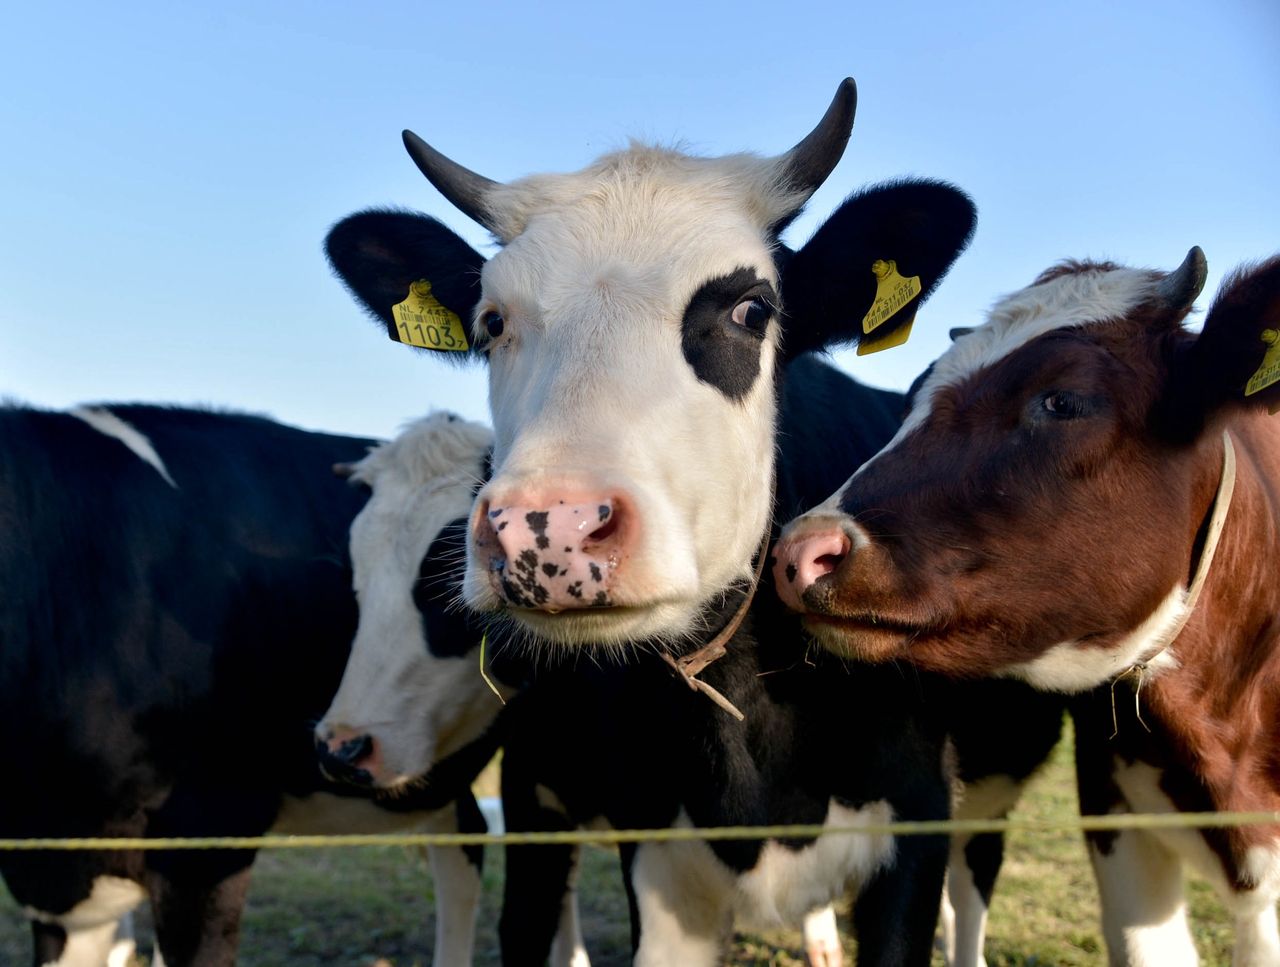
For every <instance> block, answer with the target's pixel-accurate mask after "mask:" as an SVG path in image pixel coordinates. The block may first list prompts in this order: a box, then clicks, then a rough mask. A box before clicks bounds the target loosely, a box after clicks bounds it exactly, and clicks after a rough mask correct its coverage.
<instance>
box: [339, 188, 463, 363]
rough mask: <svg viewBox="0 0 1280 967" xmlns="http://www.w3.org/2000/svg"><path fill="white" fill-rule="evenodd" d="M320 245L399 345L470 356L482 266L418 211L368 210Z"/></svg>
mask: <svg viewBox="0 0 1280 967" xmlns="http://www.w3.org/2000/svg"><path fill="white" fill-rule="evenodd" d="M324 247H325V254H326V255H328V257H329V264H330V265H332V266H333V270H334V271H335V272H336V273H337V274H338V276H339V277H340V278H341V279H342V281H343V282H344V283H345V284H346V286H347V289H348V290H350V292H351V294H352V295H353V296H355V298H356V301H357V302H359V303H360V304H362V305H363V306H364V307H365V309H367V310H368V311H369V313H370V314H371V315H372V316H373V317H374V318H375V319H377V320H378V321H379V322H381V323H382V324H383V326H385V327H386V330H387V335H388V336H390V337H391V338H392V339H394V340H395V341H396V342H402V343H406V344H408V345H412V346H418V347H421V348H423V349H434V350H440V351H442V352H444V353H445V354H446V355H447V356H450V357H452V358H457V359H466V358H470V357H471V355H472V354H473V352H474V349H473V347H471V346H470V343H471V317H472V314H473V312H474V310H475V307H476V303H477V302H478V301H479V300H480V269H481V267H482V266H483V265H484V262H485V260H484V256H482V255H480V253H479V252H477V251H476V250H475V249H473V248H472V247H471V246H470V245H468V244H467V243H466V242H464V241H463V240H462V239H461V238H459V237H458V236H457V235H455V234H454V233H453V232H452V231H451V230H450V229H448V228H446V227H445V226H444V225H443V224H441V223H440V222H438V221H436V220H435V219H434V218H429V217H427V216H426V215H420V214H418V213H417V212H407V211H379V210H370V211H364V212H358V213H356V214H355V215H349V216H348V217H346V218H344V219H343V220H342V221H340V222H338V224H337V225H335V226H333V228H332V229H330V231H329V234H328V236H327V237H326V238H325V242H324ZM397 306H399V307H401V308H399V309H397V308H396V307H397Z"/></svg>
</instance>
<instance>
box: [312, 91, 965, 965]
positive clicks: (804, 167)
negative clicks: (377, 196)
mask: <svg viewBox="0 0 1280 967" xmlns="http://www.w3.org/2000/svg"><path fill="white" fill-rule="evenodd" d="M855 100H856V97H855V87H854V84H853V82H852V80H846V81H845V82H843V83H842V84H841V85H840V87H839V89H838V91H837V93H836V96H835V98H834V99H833V101H832V104H831V106H830V108H829V109H828V111H827V113H826V114H825V116H824V117H823V119H822V120H821V121H820V122H819V123H818V125H817V127H816V128H815V129H814V130H813V131H812V132H811V133H810V134H809V135H808V136H806V137H805V138H804V139H803V140H801V141H800V142H799V143H798V144H797V145H796V146H795V147H794V148H793V149H792V150H790V151H788V152H786V153H785V154H783V155H781V156H778V157H773V158H760V157H757V156H753V155H746V154H740V155H730V156H726V157H718V158H697V157H692V156H689V155H686V154H682V153H680V152H677V151H673V150H668V149H663V148H656V147H649V146H645V145H632V146H631V147H630V148H628V149H625V150H622V151H618V152H615V153H612V154H608V155H605V156H604V157H602V158H601V159H599V160H598V161H597V162H595V163H594V164H592V165H590V166H589V167H587V168H586V169H584V170H582V171H579V172H576V173H572V174H557V175H538V176H532V177H528V178H523V179H520V180H518V181H515V182H512V183H509V184H501V183H498V182H494V181H492V180H490V179H488V178H485V177H483V176H481V175H477V174H475V173H474V172H471V171H469V170H467V169H466V168H464V167H462V166H461V165H458V164H457V163H455V162H453V161H451V160H449V159H448V158H446V157H445V156H444V155H442V154H440V153H439V152H437V151H436V150H435V149H433V148H431V147H430V146H429V145H427V144H426V142H424V141H422V140H421V139H419V138H417V137H416V136H415V135H413V134H412V133H409V132H406V134H405V142H406V146H407V147H408V149H409V151H410V154H411V155H412V157H413V158H414V160H415V162H416V163H417V164H418V166H419V168H420V169H421V170H422V171H423V173H424V174H425V175H426V176H427V178H428V179H429V180H430V181H431V182H432V183H433V184H434V185H435V186H436V188H438V189H439V190H440V191H441V192H442V193H443V194H444V195H445V197H446V198H448V199H449V200H450V201H451V202H452V203H453V204H454V205H455V206H457V207H458V208H459V209H460V210H461V211H463V212H464V213H465V214H467V215H469V216H470V217H472V218H474V219H475V220H476V221H478V222H479V223H480V224H481V225H483V226H484V227H485V228H487V229H488V230H489V231H490V232H491V233H492V234H493V236H494V237H495V239H496V240H497V242H498V244H499V246H500V247H499V250H498V251H497V253H496V254H495V255H494V256H493V258H492V259H490V260H487V261H486V260H485V259H484V258H482V257H481V256H480V255H479V254H478V253H476V252H475V251H474V250H473V249H471V247H470V246H468V245H467V244H466V243H465V242H463V241H462V239H460V238H459V237H458V236H456V235H455V234H454V233H453V232H451V231H450V230H449V229H447V228H446V227H445V226H444V225H443V224H441V223H440V222H438V221H436V220H434V219H430V218H427V217H425V216H420V215H415V214H413V213H409V212H403V211H376V210H375V211H368V212H363V213H357V214H356V215H353V216H350V217H348V218H347V219H345V220H343V221H342V222H340V223H339V224H338V225H337V226H335V228H334V229H333V230H332V231H331V232H330V235H329V237H328V239H327V243H326V245H327V251H328V254H329V257H330V260H331V262H332V263H333V265H334V267H335V269H336V270H337V272H338V274H339V275H340V276H341V277H342V278H343V280H344V281H345V282H346V284H347V286H348V288H349V289H350V290H351V292H352V293H353V294H354V296H355V297H356V298H357V300H358V301H359V302H361V303H362V304H363V305H364V306H365V307H366V308H367V309H368V310H369V312H370V313H371V314H372V315H373V316H374V317H375V319H377V320H378V321H379V322H380V323H381V324H382V325H383V326H385V327H386V331H387V333H388V334H389V335H390V336H391V337H392V338H393V339H395V340H397V341H400V342H406V343H409V344H411V345H418V346H421V347H423V348H425V349H434V350H440V351H446V352H448V351H452V352H453V355H454V358H457V357H462V358H473V357H477V356H482V357H484V358H485V359H486V360H487V363H488V372H489V390H490V403H491V411H492V416H493V422H494V453H493V473H492V476H491V477H490V479H489V480H488V482H487V483H486V484H485V485H484V486H483V487H482V488H481V489H480V491H479V492H478V494H477V499H476V503H475V506H474V509H473V510H472V512H471V515H470V518H469V521H468V525H467V560H466V569H465V576H464V596H465V599H466V601H467V603H468V604H469V605H470V606H471V607H472V608H473V609H474V610H476V611H478V612H479V613H480V614H481V615H483V616H485V618H486V620H487V621H488V622H489V626H490V627H492V628H494V629H495V633H496V632H498V631H499V630H503V629H505V630H504V634H505V635H506V636H508V637H509V638H511V639H513V640H514V644H513V645H511V646H510V647H512V648H518V649H520V650H521V651H522V652H523V653H525V654H527V655H529V656H531V658H532V661H533V664H534V666H535V668H536V676H535V678H534V680H533V682H532V685H531V687H529V688H527V689H526V690H524V691H522V692H520V693H519V694H517V695H516V696H515V697H514V698H512V700H511V702H510V704H509V706H508V707H509V708H510V709H511V710H512V711H511V714H512V715H513V717H514V716H517V715H518V716H519V717H520V723H521V724H520V727H514V726H513V727H512V728H511V731H510V735H509V737H508V738H507V739H506V740H505V741H506V745H505V746H504V748H505V752H504V759H503V765H504V768H503V800H504V810H505V811H506V815H507V819H508V823H509V825H510V826H512V827H513V828H567V827H572V826H574V825H582V824H589V823H594V822H600V821H604V822H607V823H609V824H611V825H613V826H615V827H634V826H640V827H650V828H665V827H672V826H688V825H693V826H717V825H726V824H729V825H732V824H738V823H746V824H757V823H776V822H810V823H816V824H823V823H826V824H828V825H833V826H854V825H859V824H866V823H874V822H878V821H881V820H886V819H889V818H891V817H898V818H938V817H942V816H945V815H946V814H947V811H948V782H947V776H946V770H945V768H944V763H943V747H944V742H945V737H944V728H943V726H942V724H941V723H940V722H939V721H938V719H937V717H936V716H935V715H934V713H933V709H932V706H931V703H930V701H929V696H928V693H929V691H930V688H931V681H929V680H924V679H921V678H919V677H917V676H903V675H901V674H900V673H899V672H898V671H897V670H895V669H885V668H867V669H861V668H859V669H856V670H855V669H851V668H850V667H848V666H847V665H845V664H844V663H842V662H839V661H836V660H834V659H833V658H831V657H829V656H825V655H821V654H811V653H809V652H807V650H806V645H805V643H804V640H803V636H802V634H801V631H800V627H799V624H798V621H797V619H795V618H794V617H792V616H790V615H789V614H787V613H786V612H785V609H783V608H782V606H781V605H780V603H779V602H778V600H777V598H776V596H775V595H774V594H773V592H772V591H771V590H769V588H767V587H762V588H761V589H760V590H759V592H758V593H756V594H754V596H753V594H752V587H753V586H754V582H753V581H752V574H753V572H754V569H755V568H759V567H763V565H764V557H765V554H766V552H767V548H768V544H769V540H770V539H771V535H772V534H773V532H774V528H773V526H772V523H771V521H772V518H773V516H774V515H775V514H778V515H783V516H787V517H789V516H791V515H792V514H794V513H796V512H798V511H799V510H801V509H804V508H806V507H808V506H811V505H812V503H813V502H815V501H817V500H819V499H821V497H822V496H823V495H824V494H825V493H827V492H829V489H830V488H829V485H831V484H834V483H836V482H838V481H839V480H840V479H843V478H844V477H845V476H847V474H848V472H849V471H850V470H851V469H852V468H854V467H856V466H857V465H858V464H859V463H860V462H861V461H862V460H863V459H864V458H865V457H867V456H869V455H870V454H871V453H873V452H875V450H877V449H878V448H879V446H880V445H881V443H882V442H884V441H886V440H887V439H888V438H889V437H890V436H891V435H892V433H893V430H894V428H895V426H896V423H897V414H896V404H895V399H894V394H888V393H881V392H878V391H875V390H872V389H869V388H867V387H864V386H860V385H859V384H857V383H856V382H854V381H853V380H851V379H849V378H847V377H845V376H843V375H842V374H840V373H838V372H837V371H835V370H834V369H832V368H831V367H830V366H828V365H826V364H824V363H822V362H820V361H818V360H815V359H813V358H812V357H809V356H806V355H805V354H806V353H807V352H809V351H813V350H821V349H823V348H826V347H830V346H833V345H835V344H838V343H842V342H855V341H858V340H861V339H862V338H863V337H864V336H866V335H867V333H868V332H874V334H875V337H876V338H877V340H881V343H882V344H883V340H882V337H885V336H888V335H889V334H890V333H895V334H901V332H902V331H903V327H904V326H905V324H906V323H907V321H908V319H909V317H910V316H911V315H912V314H913V313H914V310H915V309H916V308H917V307H918V306H919V305H920V303H921V301H922V300H923V299H924V298H926V297H927V296H928V295H929V294H930V293H931V292H932V291H933V289H934V287H935V285H936V284H937V283H938V282H939V280H940V279H941V277H942V276H943V274H944V273H945V272H946V270H947V269H948V268H949V267H950V265H951V263H952V261H953V260H954V259H955V257H956V256H957V255H958V254H959V252H960V251H961V250H962V249H963V248H964V247H965V245H966V244H967V242H968V239H969V237H970V234H971V232H972V229H973V224H974V218H975V216H974V210H973V206H972V203H971V202H970V201H969V199H968V198H967V197H966V196H965V195H964V194H963V193H962V192H960V191H959V190H958V189H956V188H954V187H952V186H950V185H947V184H943V183H939V182H930V181H923V180H904V181H900V182H895V183H891V184H886V185H880V186H875V187H872V188H869V189H866V190H864V191H861V192H859V193H857V194H855V195H854V196H852V197H851V198H850V199H848V200H847V201H846V202H845V203H844V204H843V205H842V206H841V207H840V208H839V209H838V210H837V212H836V213H835V214H834V215H833V216H832V217H831V218H830V219H828V220H827V221H826V223H825V224H824V225H823V226H822V227H821V228H820V229H819V230H818V231H817V233H816V234H815V235H814V236H813V238H812V239H811V240H810V241H809V242H808V243H807V244H805V245H804V246H803V247H801V248H800V249H799V250H798V251H795V252H792V251H790V250H789V249H787V248H786V247H785V246H783V245H782V244H781V242H780V241H779V234H780V232H781V231H782V229H783V228H784V227H785V226H786V225H787V224H788V223H789V222H790V221H791V220H792V219H793V218H794V217H795V216H796V214H797V213H798V212H799V211H800V209H801V208H802V206H803V205H804V203H805V202H806V200H807V199H808V197H809V196H810V195H811V194H812V192H813V191H814V190H815V189H816V188H817V187H818V185H819V184H820V183H821V182H822V181H824V180H825V179H826V177H827V175H828V174H830V172H831V171H832V169H833V168H834V167H835V164H836V162H837V161H838V160H839V158H840V155H841V154H842V153H843V149H844V146H845V144H846V142H847V140H848V137H849V134H850V131H851V128H852V121H853V112H854V105H855ZM464 320H465V322H464ZM824 488H825V489H824ZM721 652H723V654H721ZM711 656H718V657H717V660H715V661H714V662H711V663H710V664H708V663H707V659H708V658H709V657H711ZM673 666H674V667H673ZM704 666H705V667H704ZM691 670H692V671H691ZM712 699H715V700H717V701H718V703H719V704H717V703H716V702H713V701H712ZM721 706H723V708H722V707H721ZM730 708H732V710H733V711H736V712H738V713H739V714H744V715H745V721H743V722H739V721H737V720H736V718H735V717H733V715H732V714H731V712H730V711H728V709H730ZM850 736H856V737H857V741H853V742H851V741H850V740H849V737H850ZM621 854H622V861H623V867H624V873H625V881H626V883H627V886H628V891H629V897H630V900H631V906H632V913H633V917H632V922H633V928H634V929H633V941H634V944H635V948H636V957H635V959H636V963H637V964H641V965H647V964H671V963H679V964H689V965H697V964H710V963H715V962H718V960H719V959H720V958H721V956H722V951H723V945H724V942H725V939H726V935H727V933H728V930H729V927H730V924H731V923H732V921H733V918H734V916H735V914H736V915H738V916H741V917H744V918H746V919H748V920H757V921H766V922H790V923H798V922H799V921H800V919H801V918H802V917H803V916H804V915H805V914H807V913H809V912H811V911H813V910H816V909H818V908H820V907H822V906H823V905H824V904H826V903H828V902H830V901H831V900H832V899H833V898H834V897H836V896H838V895H840V894H841V893H842V892H843V890H844V888H845V886H846V884H850V883H852V884H855V885H856V886H858V887H859V893H858V897H857V901H856V904H855V906H854V913H853V919H854V924H855V928H856V930H857V933H858V938H859V960H860V962H861V963H864V964H872V963H876V964H890V963H893V964H896V963H925V962H927V960H928V957H929V946H930V943H931V938H932V933H933V926H934V923H935V921H936V917H937V909H938V899H939V894H940V890H941V882H942V876H943V869H944V866H945V861H946V843H945V841H943V840H942V838H941V837H913V838H901V839H897V840H895V839H894V838H892V837H888V836H881V835H872V836H863V837H828V838H823V839H821V840H819V841H817V842H810V841H806V842H795V841H778V840H766V841H763V842H760V841H744V842H716V843H713V844H709V845H708V844H701V843H679V844H674V843H645V844H642V845H632V846H627V847H624V848H623V849H622V850H621ZM571 866H572V851H571V850H569V849H567V848H565V849H558V848H554V847H512V848H511V849H509V850H508V861H507V881H506V886H505V891H506V903H505V908H504V913H503V917H502V921H501V923H500V928H499V931H500V935H501V939H502V944H503V953H504V958H506V959H507V961H508V962H510V963H541V962H542V960H543V959H544V958H545V956H546V953H547V951H548V949H549V946H550V933H551V930H552V929H553V927H554V924H555V923H556V922H557V920H558V911H559V910H560V909H561V906H562V899H563V896H564V893H565V890H566V887H565V883H566V882H567V878H568V874H569V870H570V867H571Z"/></svg>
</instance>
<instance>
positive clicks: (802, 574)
mask: <svg viewBox="0 0 1280 967" xmlns="http://www.w3.org/2000/svg"><path fill="white" fill-rule="evenodd" d="M850 546H851V545H850V542H849V538H848V536H847V535H846V534H845V533H844V531H843V530H841V529H840V527H839V526H837V525H834V524H831V525H827V526H823V527H821V528H819V529H805V530H800V531H797V532H795V533H793V534H784V535H783V537H782V539H781V540H779V541H778V543H777V545H776V546H775V547H774V549H773V557H774V564H773V581H774V585H775V586H776V587H777V590H778V597H779V598H781V599H782V603H783V604H785V605H786V606H787V607H788V608H791V609H792V610H793V611H804V610H805V605H804V600H803V597H804V593H805V591H807V590H808V589H809V588H811V587H813V584H814V582H815V581H817V580H818V578H820V577H823V576H824V575H827V574H830V573H831V572H832V571H834V570H835V569H836V568H838V567H839V566H840V562H841V561H843V560H844V559H845V558H846V557H848V556H849V548H850Z"/></svg>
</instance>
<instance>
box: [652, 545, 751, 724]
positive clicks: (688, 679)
mask: <svg viewBox="0 0 1280 967" xmlns="http://www.w3.org/2000/svg"><path fill="white" fill-rule="evenodd" d="M771 529H772V528H771V527H766V528H765V529H764V538H763V539H762V540H761V541H760V550H759V551H758V552H757V553H756V567H755V571H754V573H753V574H752V575H751V584H750V585H749V586H748V587H747V593H746V596H745V597H744V598H743V599H742V603H741V604H740V605H738V610H737V611H735V612H734V614H733V617H732V618H730V619H729V623H728V624H727V625H725V626H724V627H723V628H721V629H720V633H719V634H718V635H716V636H715V637H714V638H712V639H711V640H710V641H709V642H707V643H706V644H705V645H703V646H702V647H701V648H699V649H698V650H697V651H693V652H690V653H689V654H687V655H685V656H683V657H681V658H672V657H671V656H670V655H668V654H666V653H665V652H664V653H663V655H662V658H663V660H664V661H665V662H666V663H667V664H668V665H670V666H671V667H672V668H673V669H675V672H676V674H677V675H679V676H680V677H681V678H682V679H684V682H685V684H686V685H688V686H689V687H690V688H691V689H693V690H694V691H695V692H702V693H703V694H704V695H706V696H707V698H709V699H711V701H713V702H715V703H716V704H717V705H719V706H720V707H721V708H722V709H724V710H725V711H726V712H728V713H729V714H730V715H732V716H733V717H734V718H735V719H737V720H738V721H739V722H741V721H742V720H743V719H745V718H746V716H745V715H743V714H742V712H741V711H739V709H738V707H737V706H736V705H734V704H733V703H732V702H731V701H729V700H728V699H727V698H725V697H724V696H723V695H722V694H720V692H718V691H717V690H716V689H714V688H712V687H711V686H710V685H708V684H707V683H706V682H704V681H702V679H700V678H698V677H697V676H698V675H699V674H700V673H701V672H702V670H703V669H704V668H706V667H707V666H708V665H710V664H711V663H712V662H713V661H715V660H716V659H718V658H723V657H724V656H725V655H726V654H728V649H727V648H725V645H726V644H728V642H729V639H730V638H732V637H733V636H734V633H735V632H736V631H737V630H738V628H739V627H741V625H742V620H743V619H744V618H745V617H746V616H747V609H748V608H750V607H751V602H752V601H753V600H754V599H755V596H756V589H757V588H759V586H760V576H761V575H762V574H763V573H764V562H765V558H767V557H768V556H769V531H770V530H771Z"/></svg>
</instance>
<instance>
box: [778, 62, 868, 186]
mask: <svg viewBox="0 0 1280 967" xmlns="http://www.w3.org/2000/svg"><path fill="white" fill-rule="evenodd" d="M857 108H858V85H857V84H855V83H854V82H853V78H852V77H846V78H845V79H844V80H842V81H841V82H840V86H839V87H837V88H836V96H835V97H834V98H832V99H831V106H830V107H828V108H827V113H826V114H824V115H822V120H821V121H819V122H818V126H817V127H816V128H814V129H813V130H812V131H810V132H809V133H808V135H806V136H805V138H804V140H803V141H801V142H800V143H799V144H797V145H796V146H795V147H794V148H792V149H791V150H790V151H788V152H787V153H786V154H784V155H783V156H782V157H781V158H780V159H779V165H780V167H781V169H782V180H783V181H784V182H785V183H786V185H787V186H788V187H789V188H792V189H794V190H796V191H799V192H803V193H804V197H805V199H806V200H807V199H808V197H809V196H810V195H812V194H813V193H814V192H815V191H817V190H818V187H819V186H820V185H821V184H822V183H823V182H824V181H826V180H827V176H828V175H829V174H831V172H832V171H833V170H834V169H835V166H836V165H837V164H838V163H839V161H840V157H841V155H843V154H844V149H845V145H847V144H848V143H849V135H850V134H851V133H852V132H853V115H854V112H855V111H856V110H857Z"/></svg>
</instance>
